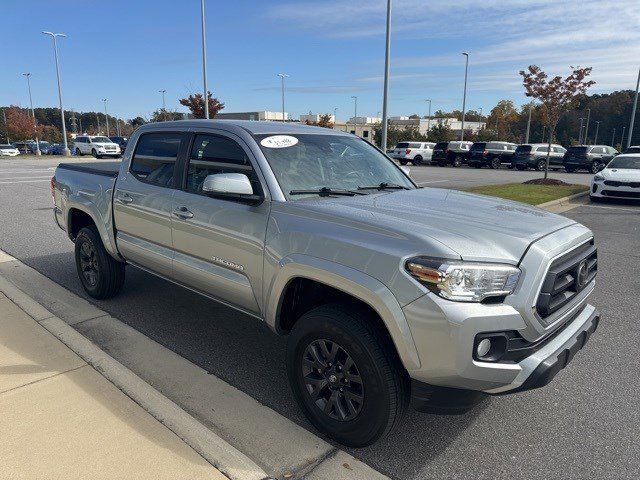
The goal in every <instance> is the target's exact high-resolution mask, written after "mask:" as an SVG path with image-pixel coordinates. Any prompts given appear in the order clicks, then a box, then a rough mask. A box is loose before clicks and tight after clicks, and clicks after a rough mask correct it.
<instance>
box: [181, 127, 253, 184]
mask: <svg viewBox="0 0 640 480" xmlns="http://www.w3.org/2000/svg"><path fill="white" fill-rule="evenodd" d="M217 173H244V174H245V175H246V176H247V177H249V180H250V181H251V185H252V186H253V191H254V192H256V193H257V192H260V191H261V188H260V182H259V181H258V177H257V176H256V174H255V172H254V170H253V167H252V166H251V161H250V160H249V157H248V156H247V154H246V153H245V151H244V150H243V148H242V147H241V146H240V145H238V143H237V142H235V141H234V140H231V139H230V138H227V137H221V136H218V135H197V136H196V138H195V139H194V141H193V146H192V148H191V152H190V154H189V168H188V171H187V185H186V190H187V191H188V192H191V193H198V194H202V184H203V183H204V179H205V178H207V175H215V174H217Z"/></svg>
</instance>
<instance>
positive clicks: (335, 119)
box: [333, 107, 338, 123]
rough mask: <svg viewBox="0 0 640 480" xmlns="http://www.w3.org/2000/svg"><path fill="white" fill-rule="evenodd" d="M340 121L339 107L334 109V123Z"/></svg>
mask: <svg viewBox="0 0 640 480" xmlns="http://www.w3.org/2000/svg"><path fill="white" fill-rule="evenodd" d="M337 121H338V107H336V108H334V109H333V123H336V122H337Z"/></svg>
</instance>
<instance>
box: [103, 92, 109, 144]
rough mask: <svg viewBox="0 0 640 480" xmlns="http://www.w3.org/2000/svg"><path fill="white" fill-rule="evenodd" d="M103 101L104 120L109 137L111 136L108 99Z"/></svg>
mask: <svg viewBox="0 0 640 480" xmlns="http://www.w3.org/2000/svg"><path fill="white" fill-rule="evenodd" d="M102 101H103V102H104V120H105V123H106V128H107V137H108V136H109V116H108V115H107V99H106V98H103V99H102Z"/></svg>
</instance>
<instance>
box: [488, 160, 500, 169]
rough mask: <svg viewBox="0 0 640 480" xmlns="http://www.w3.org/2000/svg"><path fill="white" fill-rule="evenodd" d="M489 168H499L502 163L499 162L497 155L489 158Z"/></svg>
mask: <svg viewBox="0 0 640 480" xmlns="http://www.w3.org/2000/svg"><path fill="white" fill-rule="evenodd" d="M490 165H491V168H493V169H494V170H498V169H499V168H500V165H502V164H501V163H500V159H499V158H498V157H493V158H492V159H491V164H490Z"/></svg>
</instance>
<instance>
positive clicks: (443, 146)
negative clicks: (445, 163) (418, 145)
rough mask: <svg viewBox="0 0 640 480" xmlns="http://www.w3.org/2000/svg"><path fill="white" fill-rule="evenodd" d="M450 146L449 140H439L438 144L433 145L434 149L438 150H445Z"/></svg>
mask: <svg viewBox="0 0 640 480" xmlns="http://www.w3.org/2000/svg"><path fill="white" fill-rule="evenodd" d="M448 146H449V142H438V143H436V146H435V147H433V149H434V150H435V149H436V148H437V149H438V150H444V149H446V148H447V147H448Z"/></svg>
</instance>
